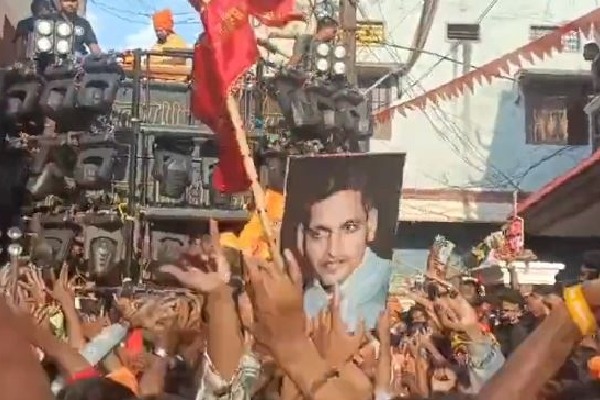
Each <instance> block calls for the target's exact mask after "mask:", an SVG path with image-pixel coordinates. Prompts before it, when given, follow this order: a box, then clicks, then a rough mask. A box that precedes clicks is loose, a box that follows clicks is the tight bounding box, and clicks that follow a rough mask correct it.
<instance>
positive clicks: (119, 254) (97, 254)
mask: <svg viewBox="0 0 600 400" xmlns="http://www.w3.org/2000/svg"><path fill="white" fill-rule="evenodd" d="M84 237H85V241H84V255H85V259H86V260H88V268H89V271H90V273H91V274H92V275H93V276H95V277H106V276H108V275H109V274H111V273H112V272H113V271H114V269H115V268H118V265H119V262H120V261H121V260H122V259H123V252H124V240H123V233H122V231H121V226H120V225H119V226H114V227H113V228H112V229H111V228H108V227H98V226H94V225H90V226H86V227H85V229H84Z"/></svg>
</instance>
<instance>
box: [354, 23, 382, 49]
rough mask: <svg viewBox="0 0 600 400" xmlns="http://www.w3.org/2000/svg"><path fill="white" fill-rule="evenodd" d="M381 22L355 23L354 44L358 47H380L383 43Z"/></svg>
mask: <svg viewBox="0 0 600 400" xmlns="http://www.w3.org/2000/svg"><path fill="white" fill-rule="evenodd" d="M383 34H384V32H383V22H380V21H359V22H357V23H356V42H357V45H359V46H380V45H382V44H383V43H384V42H385V39H384V35H383Z"/></svg>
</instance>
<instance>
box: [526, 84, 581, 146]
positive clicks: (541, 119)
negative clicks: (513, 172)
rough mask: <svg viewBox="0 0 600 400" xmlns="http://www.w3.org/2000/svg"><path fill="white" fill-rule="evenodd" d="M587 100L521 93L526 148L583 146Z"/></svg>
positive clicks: (561, 95)
mask: <svg viewBox="0 0 600 400" xmlns="http://www.w3.org/2000/svg"><path fill="white" fill-rule="evenodd" d="M586 104H587V97H586V96H584V97H583V98H582V97H581V96H576V95H575V96H572V95H567V94H560V91H558V92H557V94H541V93H539V92H537V93H536V92H534V91H533V90H532V91H530V92H529V93H527V92H526V93H525V107H526V124H527V140H526V142H527V143H528V144H549V145H587V144H588V143H589V138H588V131H589V127H588V119H587V114H586V113H585V111H584V107H585V105H586Z"/></svg>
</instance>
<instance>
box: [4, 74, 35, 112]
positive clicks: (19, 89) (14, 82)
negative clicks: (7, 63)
mask: <svg viewBox="0 0 600 400" xmlns="http://www.w3.org/2000/svg"><path fill="white" fill-rule="evenodd" d="M41 91H42V82H41V81H40V78H39V77H38V76H37V75H35V74H32V73H27V74H25V73H24V74H16V73H13V72H11V73H7V75H6V76H5V80H4V93H3V97H4V100H3V102H4V117H5V118H7V119H9V120H13V121H17V120H21V119H24V118H30V117H32V116H34V115H36V114H38V113H39V112H40V108H39V100H40V93H41Z"/></svg>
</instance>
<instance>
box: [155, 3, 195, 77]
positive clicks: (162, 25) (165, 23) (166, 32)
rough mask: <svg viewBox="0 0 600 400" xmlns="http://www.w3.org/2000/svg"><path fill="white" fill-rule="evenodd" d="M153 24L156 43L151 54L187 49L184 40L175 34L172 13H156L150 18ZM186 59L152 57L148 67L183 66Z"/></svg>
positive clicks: (163, 11)
mask: <svg viewBox="0 0 600 400" xmlns="http://www.w3.org/2000/svg"><path fill="white" fill-rule="evenodd" d="M152 22H153V23H154V31H155V32H156V43H155V44H154V46H152V52H154V53H162V52H164V51H165V50H169V49H172V50H178V49H187V48H188V45H187V43H186V42H185V40H184V39H183V38H182V37H181V36H179V35H178V34H177V33H175V30H174V29H175V22H174V21H173V13H172V12H171V10H168V9H166V10H162V11H158V12H156V13H155V14H154V15H153V16H152ZM186 62H187V59H186V58H185V57H166V56H165V57H163V56H152V57H151V59H150V65H156V64H163V65H164V64H168V65H185V64H186Z"/></svg>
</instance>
